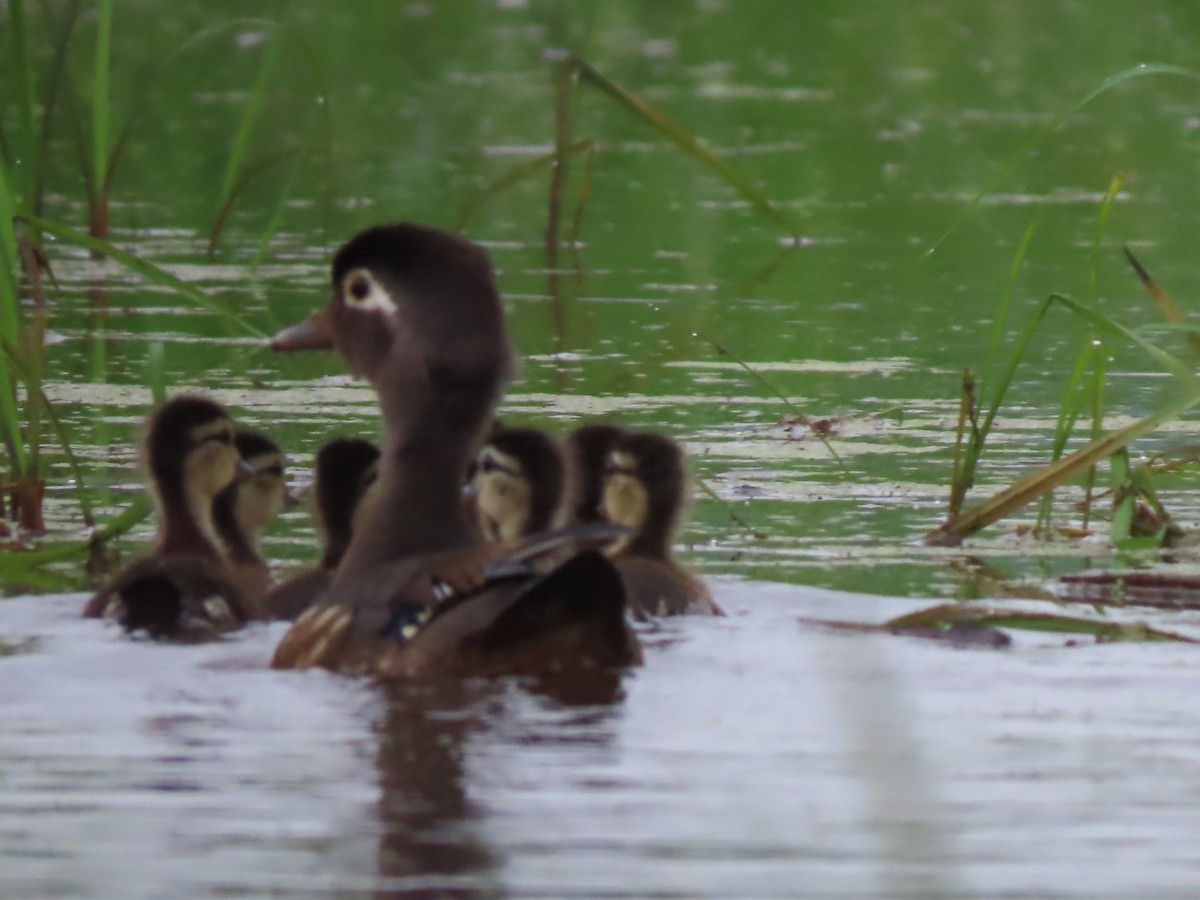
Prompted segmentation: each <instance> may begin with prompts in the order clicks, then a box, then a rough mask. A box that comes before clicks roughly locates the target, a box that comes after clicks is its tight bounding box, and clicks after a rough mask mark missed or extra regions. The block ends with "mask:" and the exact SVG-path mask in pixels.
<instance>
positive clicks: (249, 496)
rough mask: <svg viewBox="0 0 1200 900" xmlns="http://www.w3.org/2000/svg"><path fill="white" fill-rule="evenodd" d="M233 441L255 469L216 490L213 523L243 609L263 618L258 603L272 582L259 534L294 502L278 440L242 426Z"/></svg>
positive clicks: (245, 459) (258, 617)
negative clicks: (246, 476) (244, 476)
mask: <svg viewBox="0 0 1200 900" xmlns="http://www.w3.org/2000/svg"><path fill="white" fill-rule="evenodd" d="M233 441H234V446H236V447H237V450H238V454H239V455H240V456H241V458H242V461H243V462H244V463H245V464H246V465H247V466H249V468H250V470H251V472H252V473H253V474H252V475H251V476H250V477H249V478H248V479H247V480H246V481H244V482H240V483H237V484H231V485H229V487H227V488H225V490H223V491H221V493H219V494H217V496H216V499H215V500H214V501H213V509H212V517H213V526H214V527H215V529H216V532H217V535H218V537H219V538H220V539H221V544H222V547H223V549H224V555H225V558H226V560H227V561H228V564H229V566H230V568H231V572H232V575H233V578H234V581H235V582H236V583H237V584H238V586H239V588H240V589H241V591H242V599H243V601H244V603H245V605H246V607H247V611H248V612H249V613H250V615H251V617H252V618H255V619H260V618H266V616H265V615H264V613H263V611H262V610H261V609H260V608H259V607H260V603H261V600H262V598H263V595H264V594H265V593H266V592H267V589H268V588H269V587H270V586H271V569H270V566H268V565H267V561H266V560H265V559H264V558H263V555H262V550H261V548H260V547H259V543H258V536H259V534H260V533H261V532H262V530H263V529H264V528H265V527H266V526H267V525H268V523H270V522H271V520H272V519H274V518H275V517H276V516H277V515H279V513H281V512H282V511H283V510H284V509H285V508H286V507H289V506H294V505H295V504H296V502H297V501H296V498H295V497H294V496H293V495H292V493H291V492H290V491H289V490H288V486H287V477H286V463H287V458H286V457H285V456H284V454H283V451H282V450H280V449H279V445H278V444H276V443H275V442H274V441H272V440H271V439H270V438H268V437H266V436H265V435H262V434H259V433H258V432H256V431H250V430H248V429H245V428H239V429H237V431H236V432H235V434H234V438H233Z"/></svg>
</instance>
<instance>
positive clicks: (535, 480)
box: [469, 427, 563, 541]
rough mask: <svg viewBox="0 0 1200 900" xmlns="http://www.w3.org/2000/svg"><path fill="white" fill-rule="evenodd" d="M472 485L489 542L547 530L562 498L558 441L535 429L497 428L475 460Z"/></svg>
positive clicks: (561, 462) (484, 534)
mask: <svg viewBox="0 0 1200 900" xmlns="http://www.w3.org/2000/svg"><path fill="white" fill-rule="evenodd" d="M469 487H470V488H471V489H472V490H473V492H474V500H475V515H476V519H477V521H478V524H479V529H480V532H481V533H482V535H483V537H484V539H485V540H489V541H498V540H512V539H516V538H520V537H524V536H526V535H530V534H533V533H534V532H537V531H543V530H545V529H547V528H549V527H550V525H551V522H552V520H553V518H554V515H555V512H556V511H557V509H558V506H559V501H560V500H561V498H562V487H563V461H562V455H561V454H560V452H559V449H558V445H557V443H556V442H555V440H554V439H553V438H552V437H550V435H548V434H546V433H545V432H544V431H540V430H538V429H536V428H504V427H500V428H496V429H495V430H493V432H492V434H491V435H490V436H489V437H488V439H487V441H486V442H485V443H484V445H483V447H482V448H481V449H480V451H479V453H478V454H477V455H476V457H475V460H474V462H473V463H472V466H471V473H470V480H469Z"/></svg>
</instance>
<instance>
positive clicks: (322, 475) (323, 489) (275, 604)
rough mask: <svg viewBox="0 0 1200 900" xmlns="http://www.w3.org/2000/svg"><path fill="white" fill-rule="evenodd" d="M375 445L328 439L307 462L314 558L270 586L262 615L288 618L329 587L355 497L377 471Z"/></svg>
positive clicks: (344, 545) (349, 529) (345, 541)
mask: <svg viewBox="0 0 1200 900" xmlns="http://www.w3.org/2000/svg"><path fill="white" fill-rule="evenodd" d="M378 462H379V448H378V447H376V446H375V445H374V444H372V443H371V442H370V441H367V440H363V439H361V438H345V437H344V438H334V439H333V440H331V441H329V442H327V443H326V444H325V445H324V446H323V447H321V449H320V450H319V451H317V459H316V463H315V464H314V466H313V521H314V522H315V523H316V526H317V530H318V531H319V532H320V534H321V543H322V546H323V551H322V554H321V559H320V562H318V563H317V565H316V566H314V567H313V568H311V569H308V570H306V571H304V572H301V573H300V574H298V575H296V576H294V577H292V578H289V579H288V580H287V581H285V582H283V583H282V584H278V585H276V586H275V587H274V588H272V589H271V590H270V591H269V592H268V593H267V596H266V597H265V598H263V604H262V605H263V609H264V613H265V615H266V616H267V617H268V618H272V619H287V620H293V619H295V618H296V617H297V616H299V615H300V614H301V613H302V612H304V611H305V610H306V609H308V608H309V607H310V606H312V604H313V601H314V600H316V598H317V597H318V596H319V595H320V593H321V592H322V591H323V590H325V588H326V587H328V586H329V582H330V580H331V579H332V578H333V572H334V570H335V569H337V566H338V563H340V562H341V561H342V557H343V556H344V555H345V553H346V548H347V547H348V546H349V545H350V537H351V535H352V533H353V524H354V514H355V511H356V510H357V509H358V506H359V501H360V500H361V499H362V496H363V494H364V493H365V492H366V491H367V489H368V488H369V487H370V485H371V483H372V482H373V481H374V480H375V477H376V475H377V471H376V467H377V465H378Z"/></svg>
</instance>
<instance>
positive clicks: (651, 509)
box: [600, 431, 724, 616]
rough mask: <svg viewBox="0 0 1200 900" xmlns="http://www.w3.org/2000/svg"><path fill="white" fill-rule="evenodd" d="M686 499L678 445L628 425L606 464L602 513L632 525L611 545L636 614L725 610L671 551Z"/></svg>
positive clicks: (668, 439)
mask: <svg viewBox="0 0 1200 900" xmlns="http://www.w3.org/2000/svg"><path fill="white" fill-rule="evenodd" d="M686 503H687V476H686V474H685V472H684V467H683V452H682V450H680V448H679V445H678V444H676V443H675V441H673V440H671V439H670V438H669V437H666V436H665V435H662V434H657V433H655V432H652V431H626V432H623V433H621V434H620V435H619V436H618V437H617V439H616V440H615V441H614V442H613V444H612V446H611V448H610V450H609V453H608V459H607V461H606V463H605V466H604V488H603V492H602V494H601V499H600V514H601V515H602V516H603V517H604V518H605V519H607V520H608V521H610V522H616V523H619V524H621V525H625V526H627V527H629V528H630V529H632V534H631V535H630V536H629V537H625V538H621V539H620V540H618V541H617V542H616V543H615V544H614V545H613V546H612V547H611V548H610V550H609V554H610V556H611V557H612V558H613V560H614V561H615V562H616V564H617V569H618V570H619V571H620V572H621V578H622V580H623V581H624V582H625V591H626V594H627V596H628V599H629V606H630V609H631V610H633V611H634V613H635V615H637V614H640V615H644V616H645V615H648V616H669V615H678V614H680V613H700V614H708V615H724V613H723V612H722V611H721V608H720V607H719V606H717V604H716V602H715V601H714V600H713V599H712V595H711V594H710V593H709V590H708V588H707V586H706V585H705V584H704V582H703V581H701V580H700V579H699V578H697V577H696V576H695V575H693V574H692V573H691V572H689V571H687V569H685V568H684V567H683V566H681V565H680V564H679V563H678V562H676V561H675V560H674V559H673V558H672V556H671V541H672V538H673V536H674V533H675V530H676V528H677V526H678V524H679V519H680V517H681V516H682V513H683V510H684V508H685V506H686Z"/></svg>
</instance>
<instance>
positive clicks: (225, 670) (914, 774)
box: [0, 581, 1200, 898]
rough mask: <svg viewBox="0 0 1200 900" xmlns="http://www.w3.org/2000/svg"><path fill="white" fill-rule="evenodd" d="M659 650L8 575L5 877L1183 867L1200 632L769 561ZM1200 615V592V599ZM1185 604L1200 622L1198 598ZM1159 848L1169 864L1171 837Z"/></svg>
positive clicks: (154, 882) (892, 881) (1190, 818)
mask: <svg viewBox="0 0 1200 900" xmlns="http://www.w3.org/2000/svg"><path fill="white" fill-rule="evenodd" d="M716 588H717V590H716V593H717V597H718V599H719V601H720V602H721V603H722V605H724V606H725V607H726V608H727V609H728V610H729V611H730V613H731V615H730V616H729V617H728V618H725V619H695V620H686V621H672V622H667V623H662V624H660V625H658V626H657V627H656V628H655V629H654V630H652V631H649V632H647V633H646V634H645V639H646V645H647V665H646V666H645V667H644V668H642V669H639V670H637V671H635V672H631V673H628V674H626V675H624V676H621V677H610V678H603V679H599V680H588V681H582V682H572V683H561V682H549V683H540V684H539V683H517V682H514V681H506V680H499V681H494V682H467V683H463V682H453V681H452V682H446V683H433V684H421V685H392V686H388V687H386V688H384V687H380V686H378V685H375V684H373V683H372V682H369V681H364V680H360V679H351V678H341V677H334V676H331V675H328V674H326V673H323V672H309V673H295V672H272V671H270V670H268V669H266V668H265V666H266V662H267V660H268V658H269V656H270V652H271V649H272V648H273V646H274V644H275V642H276V641H277V640H278V638H279V636H280V633H281V630H282V629H281V628H279V627H277V626H256V627H253V628H250V629H248V630H247V631H245V632H244V633H242V634H240V635H237V636H236V637H234V638H232V639H230V640H227V641H223V642H220V643H217V644H212V645H207V646H193V647H176V646H163V645H156V644H153V643H150V642H144V641H131V640H128V639H126V638H124V637H122V636H120V635H119V634H117V633H116V631H115V630H112V629H110V628H108V627H106V626H105V625H103V624H101V623H98V622H95V621H84V620H81V619H78V618H77V617H76V613H77V610H78V608H79V604H80V600H81V598H79V597H47V598H27V599H18V600H13V601H6V602H4V603H2V604H0V634H3V635H5V645H6V647H8V648H10V649H11V650H12V651H14V652H12V653H11V655H4V656H0V870H2V871H3V872H4V879H5V889H4V893H5V895H6V896H14V897H16V896H20V897H46V898H49V897H56V898H57V897H101V896H103V897H111V896H121V897H155V898H158V897H206V896H208V897H211V896H222V895H224V896H229V895H234V896H244V895H266V894H271V895H278V894H289V895H304V894H306V893H311V894H318V895H321V896H370V895H374V896H390V895H395V894H400V893H403V892H409V893H410V894H412V895H417V896H420V895H423V894H424V895H428V896H462V897H480V896H482V897H488V896H546V897H567V896H577V897H595V896H613V897H647V896H659V897H682V896H711V897H738V898H741V897H778V896H795V895H810V896H847V897H852V896H889V897H893V896H921V897H927V896H946V897H962V896H973V897H996V896H1013V895H1024V896H1028V895H1038V896H1041V895H1046V894H1053V895H1055V896H1085V895H1086V896H1113V897H1119V896H1134V895H1138V896H1148V895H1155V894H1158V895H1181V894H1186V893H1187V892H1188V890H1187V889H1188V886H1189V885H1193V884H1194V883H1195V879H1196V877H1197V863H1195V861H1194V860H1195V854H1194V851H1193V848H1192V847H1191V839H1190V836H1191V835H1192V834H1194V833H1195V832H1196V829H1197V827H1200V812H1198V810H1200V791H1198V789H1197V787H1196V783H1195V778H1194V773H1195V771H1196V767H1197V764H1200V750H1198V749H1197V747H1196V743H1195V740H1194V736H1195V733H1196V727H1197V725H1198V724H1200V722H1198V716H1197V715H1196V714H1195V713H1194V712H1193V711H1194V709H1195V704H1194V702H1193V700H1194V697H1195V696H1196V693H1197V690H1200V675H1198V674H1197V673H1198V672H1200V668H1198V667H1197V666H1196V665H1195V652H1196V651H1195V649H1194V648H1192V647H1187V646H1164V645H1101V646H1079V647H1066V646H1064V645H1063V644H1062V642H1061V639H1056V638H1049V637H1046V638H1033V637H1029V636H1024V635H1018V636H1017V640H1016V642H1015V645H1014V647H1013V648H1012V649H1009V650H1003V651H993V650H978V649H976V650H956V649H953V648H950V647H947V646H944V645H941V644H938V643H934V642H927V641H921V640H916V639H905V638H894V637H883V636H876V635H866V634H843V633H835V632H829V631H824V630H821V629H816V628H811V627H807V626H806V627H801V626H800V625H799V624H798V622H797V618H798V617H799V616H800V615H815V616H836V617H846V616H855V617H859V618H864V619H872V620H876V619H879V618H882V617H884V616H885V615H891V614H895V613H898V612H901V611H903V610H904V609H906V608H908V607H910V606H911V603H908V602H906V601H899V600H888V599H886V598H873V597H865V596H861V595H849V594H835V593H832V592H822V591H813V590H807V589H802V588H794V587H787V586H782V585H771V584H764V583H755V582H744V581H723V582H719V583H718V584H717V585H716ZM1189 616H1190V618H1189ZM1154 624H1159V625H1163V626H1164V627H1174V628H1179V629H1183V630H1191V631H1196V630H1197V629H1198V628H1200V621H1197V620H1196V619H1195V616H1194V614H1172V613H1162V614H1161V618H1157V619H1156V620H1155V622H1154ZM1147 860H1153V861H1154V863H1153V865H1147V864H1146V861H1147Z"/></svg>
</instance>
